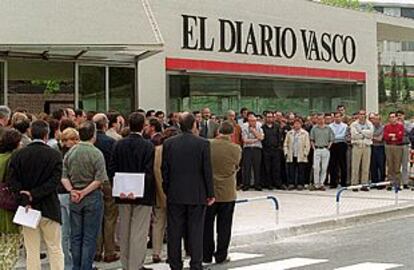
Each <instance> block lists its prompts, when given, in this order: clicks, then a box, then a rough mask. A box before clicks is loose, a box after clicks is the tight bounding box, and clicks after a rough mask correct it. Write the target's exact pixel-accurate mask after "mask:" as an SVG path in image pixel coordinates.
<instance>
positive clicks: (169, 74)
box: [0, 0, 414, 115]
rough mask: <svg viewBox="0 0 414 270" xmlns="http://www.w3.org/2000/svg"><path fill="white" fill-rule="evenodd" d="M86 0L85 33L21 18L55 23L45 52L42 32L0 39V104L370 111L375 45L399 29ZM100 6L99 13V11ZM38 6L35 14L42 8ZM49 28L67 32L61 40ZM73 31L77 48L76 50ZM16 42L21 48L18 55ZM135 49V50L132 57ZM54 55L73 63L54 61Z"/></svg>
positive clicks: (333, 13)
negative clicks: (145, 18)
mask: <svg viewBox="0 0 414 270" xmlns="http://www.w3.org/2000/svg"><path fill="white" fill-rule="evenodd" d="M7 1H10V0H7ZM21 1H22V2H25V1H26V2H27V1H29V0H21ZM43 1H52V0H43ZM63 2H64V3H65V5H67V6H64V7H62V6H60V5H61V3H60V4H57V3H56V2H55V1H52V2H51V3H49V5H54V6H55V8H54V9H52V10H57V9H59V8H61V9H62V12H64V11H63V10H66V11H67V10H68V9H69V10H70V9H71V8H72V9H73V12H74V13H76V12H75V11H76V10H78V12H79V7H77V6H76V5H78V3H77V2H76V1H67V2H66V1H63ZM63 2H62V3H63ZM138 2H139V3H140V5H139V6H137V3H138ZM20 3H21V2H19V3H18V4H19V5H20ZM42 3H43V2H42ZM85 3H86V7H87V8H88V7H89V9H87V8H83V9H81V10H82V12H85V14H82V15H78V14H76V16H75V17H76V18H75V19H73V20H74V21H77V20H76V19H78V20H79V23H80V22H81V20H82V18H83V19H84V18H85V17H88V18H94V19H93V20H91V22H89V23H92V26H90V25H89V24H88V27H86V28H85V27H84V28H79V27H80V26H81V25H76V24H74V25H69V26H68V27H69V29H70V30H67V29H66V26H65V25H64V23H65V21H64V20H63V19H61V17H62V16H63V15H62V14H60V15H59V14H57V15H56V12H54V13H50V14H49V13H48V14H45V16H36V18H35V19H30V20H39V22H37V21H35V22H36V23H41V25H42V27H51V26H49V25H50V24H47V22H45V21H43V20H44V18H48V16H49V17H50V16H56V18H55V19H56V20H58V21H61V23H62V25H60V26H55V25H53V26H54V28H53V29H50V31H52V32H53V33H58V35H57V37H56V40H57V41H56V40H52V41H51V42H54V44H55V45H53V46H51V45H50V44H47V43H46V42H43V43H42V42H41V41H42V40H43V39H47V38H48V36H44V37H43V36H41V37H36V38H37V40H39V41H36V39H35V38H33V40H29V41H27V40H25V39H24V38H26V36H25V35H22V37H20V36H18V37H15V36H14V35H13V33H14V32H12V31H11V33H10V37H9V38H8V39H7V40H6V41H3V40H2V38H0V80H1V82H0V91H2V92H1V93H3V95H0V102H3V103H6V104H9V105H10V106H11V107H12V108H14V109H15V108H16V107H18V106H25V107H28V108H29V109H30V111H32V112H39V111H47V112H48V111H52V110H53V109H54V108H57V107H61V106H74V107H78V108H83V109H85V110H92V111H106V110H111V109H115V110H120V111H122V112H124V113H128V112H130V111H132V110H135V109H137V108H143V109H160V110H165V111H168V112H171V111H184V110H190V111H192V110H199V109H201V108H202V107H204V106H209V107H211V109H212V111H213V112H215V113H217V114H223V113H225V112H226V111H227V110H228V109H233V110H239V109H240V108H242V107H247V108H249V109H250V110H253V111H255V112H262V111H264V110H280V111H295V112H298V113H301V114H304V115H305V114H308V113H310V112H320V111H333V110H335V108H336V107H337V105H339V104H343V105H345V106H346V107H348V111H349V112H351V111H356V110H358V109H360V108H367V109H368V110H369V111H377V110H378V91H377V84H378V82H377V79H378V68H377V66H378V50H377V44H378V41H379V40H384V39H385V38H387V37H388V36H390V35H392V34H394V33H397V32H398V31H394V29H397V28H395V27H400V25H401V23H402V24H403V25H404V22H401V21H398V24H395V25H392V24H394V22H391V21H390V20H389V19H388V18H380V19H379V17H378V16H377V15H375V14H372V13H366V12H360V11H355V10H348V9H341V8H335V7H330V6H325V5H321V4H318V3H314V2H311V1H306V0H295V1H292V0H261V1H259V2H257V1H248V0H231V1H220V0H209V1H201V0H193V1H190V2H189V1H181V0H168V1H165V0H151V1H147V0H141V1H135V0H125V1H123V2H122V4H116V5H115V4H114V3H112V4H111V0H106V1H104V2H99V0H87V1H86V2H85ZM85 3H84V4H83V5H85ZM103 3H104V4H105V5H106V6H107V9H108V10H105V12H106V13H104V14H101V13H102V9H103V8H102V5H103ZM117 3H118V2H117ZM23 4H24V3H22V4H21V5H23ZM93 4H94V5H101V9H96V8H93ZM0 5H2V3H0ZM16 5H17V4H16ZM6 7H8V6H7V5H4V7H2V6H0V8H2V9H0V15H3V17H4V16H6V17H7V16H20V17H22V19H24V20H29V19H28V18H29V17H30V16H28V15H29V14H30V12H34V11H33V10H28V11H27V14H26V13H24V12H22V11H21V9H17V8H16V9H15V11H16V14H17V15H13V14H10V15H8V14H9V13H11V12H12V11H13V10H14V9H13V10H12V11H10V10H8V11H4V8H6ZM138 7H139V10H140V11H139V10H137V9H138ZM21 8H23V6H22V7H21ZM37 8H38V9H39V10H37V12H48V11H47V10H50V9H46V8H41V7H37ZM120 8H122V10H118V9H120ZM111 9H113V10H111ZM17 11H18V12H17ZM138 11H139V12H138ZM86 12H89V13H91V14H89V15H88V14H87V13H86ZM3 13H4V14H3ZM68 13H70V12H68ZM46 15H47V16H46ZM68 16H69V15H68ZM98 17H99V18H101V21H100V22H99V21H98V19H97V18H98ZM144 17H148V18H149V20H148V21H146V22H145V23H146V25H144V22H141V21H134V20H138V19H140V18H144ZM65 19H69V18H65ZM5 20H7V19H5ZM379 20H381V22H380V23H379ZM17 21H18V22H19V20H17ZM148 22H150V23H148ZM31 23H34V22H31ZM83 23H85V21H84V22H83ZM93 23H95V25H94V24H93ZM66 24H67V23H66ZM114 24H119V27H118V28H115V27H114V26H113V25H114ZM5 25H6V24H0V32H4V31H8V28H6V26H5ZM28 25H30V24H27V21H26V22H25V23H22V24H21V29H20V28H18V27H17V26H16V27H15V29H16V28H18V29H19V31H21V32H23V34H24V32H25V30H24V27H27V26H28ZM389 25H392V26H391V28H388V26H389ZM76 26H77V27H76ZM2 27H3V28H2ZM59 27H60V28H64V29H65V31H63V32H62V33H59V29H58V28H59ZM71 27H72V28H73V29H72V28H71ZM392 27H394V28H392ZM404 27H405V25H404ZM410 27H411V28H410ZM408 28H409V30H410V29H412V28H414V24H413V25H410V26H409V27H408ZM15 29H14V30H15ZM36 29H37V30H38V29H41V27H37V28H36ZM36 29H34V30H36ZM79 29H81V30H82V31H83V34H84V35H85V37H83V38H84V43H85V44H84V45H82V44H79V43H80V42H79V37H78V36H79V35H80V34H79V33H78V32H77V31H80V30H79ZM390 29H391V30H390ZM398 29H399V28H398ZM404 29H405V28H404ZM410 31H411V30H410ZM15 32H16V31H15ZM43 32H44V31H39V33H38V35H41V34H42V33H43ZM88 33H93V35H91V34H89V35H88ZM410 33H411V32H410ZM104 34H105V35H106V36H105V35H104ZM102 35H104V37H105V38H103V37H102ZM3 36H4V35H3ZM131 36H132V37H134V38H135V40H133V39H132V38H130V37H131ZM149 36H151V40H149V41H146V40H145V37H149ZM154 36H155V38H153V37H154ZM6 37H7V35H6ZM142 37H144V38H142ZM3 39H4V38H3ZM14 39H16V40H14ZM136 40H137V41H136ZM37 42H39V43H41V44H37ZM51 42H49V43H51ZM11 43H13V44H12V45H10V44H11ZM22 43H25V44H27V45H25V47H23V48H22V45H21V44H22ZM33 44H34V45H33ZM161 45H162V49H160V46H161ZM143 47H145V49H144V52H138V50H140V49H142V48H143ZM154 48H157V49H154ZM28 50H30V53H28V52H27V51H28ZM62 50H65V55H66V56H67V55H68V54H70V55H71V57H62ZM160 51H161V52H160Z"/></svg>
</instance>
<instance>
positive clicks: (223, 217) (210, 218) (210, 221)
mask: <svg viewBox="0 0 414 270" xmlns="http://www.w3.org/2000/svg"><path fill="white" fill-rule="evenodd" d="M234 206H235V202H219V203H215V204H213V205H212V206H209V207H207V211H206V222H205V225H204V249H203V261H205V262H211V261H212V259H213V256H214V258H215V259H216V262H218V263H220V262H223V261H224V260H225V259H226V258H227V255H228V249H229V245H230V239H231V228H232V224H233V213H234ZM216 218H217V229H216V230H217V249H215V243H214V221H215V219H216Z"/></svg>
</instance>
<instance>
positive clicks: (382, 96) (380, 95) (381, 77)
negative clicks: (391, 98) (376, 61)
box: [378, 67, 387, 103]
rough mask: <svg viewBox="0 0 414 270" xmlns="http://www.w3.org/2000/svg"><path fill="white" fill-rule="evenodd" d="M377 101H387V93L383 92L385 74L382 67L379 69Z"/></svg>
mask: <svg viewBox="0 0 414 270" xmlns="http://www.w3.org/2000/svg"><path fill="white" fill-rule="evenodd" d="M378 99H379V102H380V103H384V102H386V101H387V92H386V90H385V73H384V69H383V68H382V67H381V68H380V73H379V79H378Z"/></svg>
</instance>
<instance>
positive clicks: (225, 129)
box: [219, 121, 234, 135]
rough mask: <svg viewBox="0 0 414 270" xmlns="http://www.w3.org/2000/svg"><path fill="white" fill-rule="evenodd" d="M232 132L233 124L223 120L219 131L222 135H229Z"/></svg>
mask: <svg viewBox="0 0 414 270" xmlns="http://www.w3.org/2000/svg"><path fill="white" fill-rule="evenodd" d="M233 132H234V127H233V124H232V123H231V122H230V121H224V122H223V123H221V125H220V128H219V133H220V134H223V135H231V134H233Z"/></svg>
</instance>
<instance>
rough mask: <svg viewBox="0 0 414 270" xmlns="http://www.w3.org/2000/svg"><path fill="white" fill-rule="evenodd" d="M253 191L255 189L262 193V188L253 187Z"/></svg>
mask: <svg viewBox="0 0 414 270" xmlns="http://www.w3.org/2000/svg"><path fill="white" fill-rule="evenodd" d="M254 189H255V190H256V191H262V188H261V187H260V186H257V187H254Z"/></svg>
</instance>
